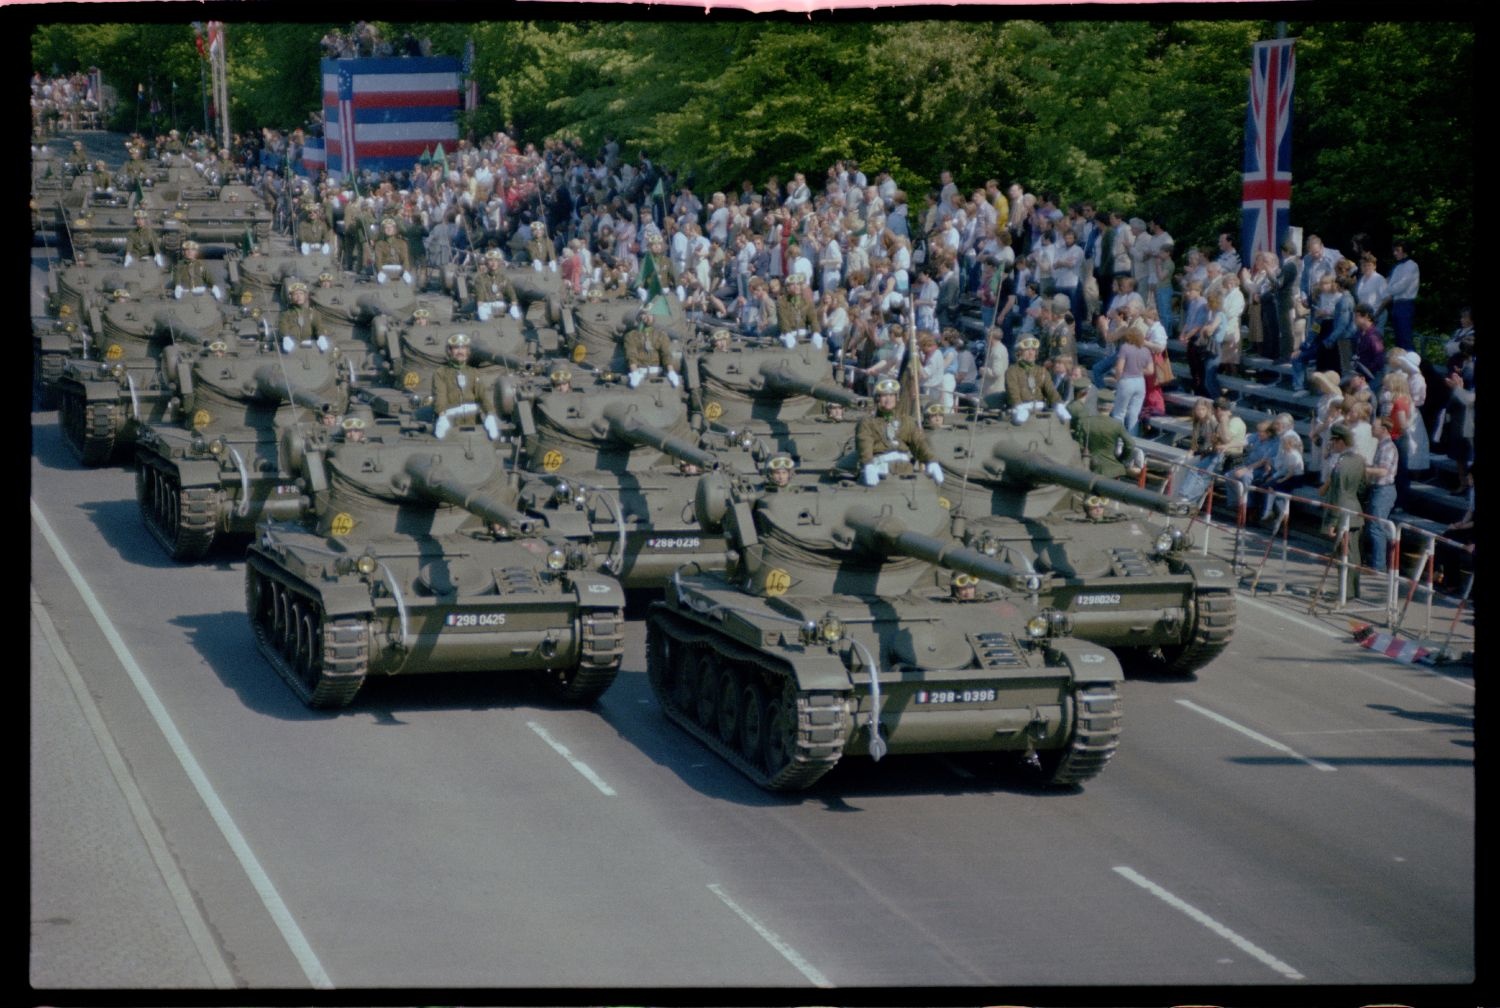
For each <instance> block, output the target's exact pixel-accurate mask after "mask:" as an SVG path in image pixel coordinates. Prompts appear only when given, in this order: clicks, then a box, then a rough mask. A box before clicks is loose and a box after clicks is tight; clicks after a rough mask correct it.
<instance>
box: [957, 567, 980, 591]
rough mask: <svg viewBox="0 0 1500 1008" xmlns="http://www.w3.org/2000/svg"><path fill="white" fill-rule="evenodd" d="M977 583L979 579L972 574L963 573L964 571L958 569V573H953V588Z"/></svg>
mask: <svg viewBox="0 0 1500 1008" xmlns="http://www.w3.org/2000/svg"><path fill="white" fill-rule="evenodd" d="M978 583H979V579H978V578H977V577H975V576H974V575H973V574H965V573H964V572H962V571H960V572H959V573H957V574H955V575H953V586H954V587H955V588H967V587H968V586H969V585H976V584H978Z"/></svg>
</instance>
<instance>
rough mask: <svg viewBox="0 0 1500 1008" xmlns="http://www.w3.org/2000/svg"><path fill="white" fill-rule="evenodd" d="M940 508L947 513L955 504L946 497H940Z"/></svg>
mask: <svg viewBox="0 0 1500 1008" xmlns="http://www.w3.org/2000/svg"><path fill="white" fill-rule="evenodd" d="M938 506H939V507H941V508H942V509H943V510H944V511H946V510H948V509H949V508H951V507H952V506H953V502H952V501H950V500H949V499H948V498H946V497H939V498H938Z"/></svg>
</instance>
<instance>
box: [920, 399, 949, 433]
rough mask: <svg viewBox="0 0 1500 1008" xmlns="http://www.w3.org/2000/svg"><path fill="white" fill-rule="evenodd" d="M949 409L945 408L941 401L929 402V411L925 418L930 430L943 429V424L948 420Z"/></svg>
mask: <svg viewBox="0 0 1500 1008" xmlns="http://www.w3.org/2000/svg"><path fill="white" fill-rule="evenodd" d="M947 415H948V414H947V411H946V410H944V409H943V404H942V403H940V402H935V403H928V404H927V413H926V416H925V417H924V419H925V420H926V423H927V429H928V430H942V429H943V424H944V423H946V422H947Z"/></svg>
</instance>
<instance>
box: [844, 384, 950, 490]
mask: <svg viewBox="0 0 1500 1008" xmlns="http://www.w3.org/2000/svg"><path fill="white" fill-rule="evenodd" d="M900 393H901V383H900V382H898V381H897V380H896V379H894V378H882V379H880V380H879V381H878V382H876V383H875V414H874V415H873V416H867V417H865V418H864V419H863V420H861V421H860V422H859V425H858V426H857V427H855V429H854V447H855V449H856V450H857V451H858V453H859V465H860V482H861V483H863V484H864V485H865V486H874V485H875V484H876V483H878V482H880V477H882V476H884V475H886V474H887V473H889V472H890V471H891V469H890V467H891V466H892V465H902V464H905V465H910V464H911V463H913V462H918V463H923V464H925V465H926V466H927V475H929V476H931V477H932V479H933V481H934V482H935V483H938V484H941V483H942V482H943V467H942V466H940V465H938V464H937V462H936V460H934V459H933V457H932V449H930V448H928V447H927V437H926V435H924V434H923V433H922V428H921V426H919V425H918V424H917V422H916V421H915V420H913V419H912V418H911V417H909V416H897V415H896V398H897V396H899V395H900ZM899 471H901V470H898V472H899Z"/></svg>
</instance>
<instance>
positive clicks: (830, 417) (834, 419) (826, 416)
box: [823, 402, 844, 423]
mask: <svg viewBox="0 0 1500 1008" xmlns="http://www.w3.org/2000/svg"><path fill="white" fill-rule="evenodd" d="M823 420H824V421H825V422H827V423H843V422H844V404H843V403H841V402H826V403H824V404H823Z"/></svg>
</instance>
